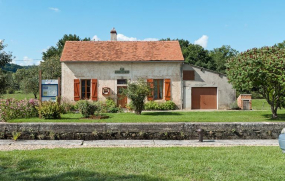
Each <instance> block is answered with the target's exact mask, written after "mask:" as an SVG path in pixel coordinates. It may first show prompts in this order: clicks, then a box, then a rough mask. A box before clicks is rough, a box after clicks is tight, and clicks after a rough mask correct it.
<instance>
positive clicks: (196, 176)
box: [0, 147, 285, 181]
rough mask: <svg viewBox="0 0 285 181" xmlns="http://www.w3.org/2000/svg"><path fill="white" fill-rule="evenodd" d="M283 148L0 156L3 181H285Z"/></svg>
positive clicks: (91, 150)
mask: <svg viewBox="0 0 285 181" xmlns="http://www.w3.org/2000/svg"><path fill="white" fill-rule="evenodd" d="M284 159H285V155H284V154H282V152H281V150H280V148H279V147H220V148H213V147H212V148H209V147H208V148H206V147H204V148H202V147H196V148H195V147H194V148H82V149H52V150H48V149H41V150H33V151H8V152H0V172H1V174H0V180H7V181H9V180H11V181H14V180H165V181H166V180H169V181H170V180H258V181H260V180H283V179H284V174H283V173H284Z"/></svg>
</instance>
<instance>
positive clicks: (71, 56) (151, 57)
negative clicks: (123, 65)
mask: <svg viewBox="0 0 285 181" xmlns="http://www.w3.org/2000/svg"><path fill="white" fill-rule="evenodd" d="M183 60H184V58H183V55H182V52H181V49H180V46H179V42H178V41H67V42H66V43H65V46H64V49H63V52H62V56H61V59H60V61H62V62H64V61H183Z"/></svg>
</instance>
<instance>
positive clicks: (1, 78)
mask: <svg viewBox="0 0 285 181" xmlns="http://www.w3.org/2000/svg"><path fill="white" fill-rule="evenodd" d="M7 87H8V83H7V76H6V74H5V73H4V72H3V71H2V70H1V69H0V97H1V96H2V94H4V93H5V92H6V88H7Z"/></svg>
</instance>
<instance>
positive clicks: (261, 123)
mask: <svg viewBox="0 0 285 181" xmlns="http://www.w3.org/2000/svg"><path fill="white" fill-rule="evenodd" d="M151 124H153V125H181V124H193V125H196V124H199V125H213V124H229V125H236V124H240V125H264V124H267V125H270V124H282V125H285V122H159V123H157V122H146V123H64V122H60V123H54V122H45V123H37V122H29V123H5V122H4V123H1V124H0V126H4V125H107V126H109V125H151Z"/></svg>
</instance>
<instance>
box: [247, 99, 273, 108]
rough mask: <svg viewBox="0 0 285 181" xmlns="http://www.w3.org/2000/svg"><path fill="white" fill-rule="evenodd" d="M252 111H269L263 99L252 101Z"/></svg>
mask: <svg viewBox="0 0 285 181" xmlns="http://www.w3.org/2000/svg"><path fill="white" fill-rule="evenodd" d="M251 103H252V110H271V108H270V105H269V104H268V103H267V101H266V100H265V99H252V102H251Z"/></svg>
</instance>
